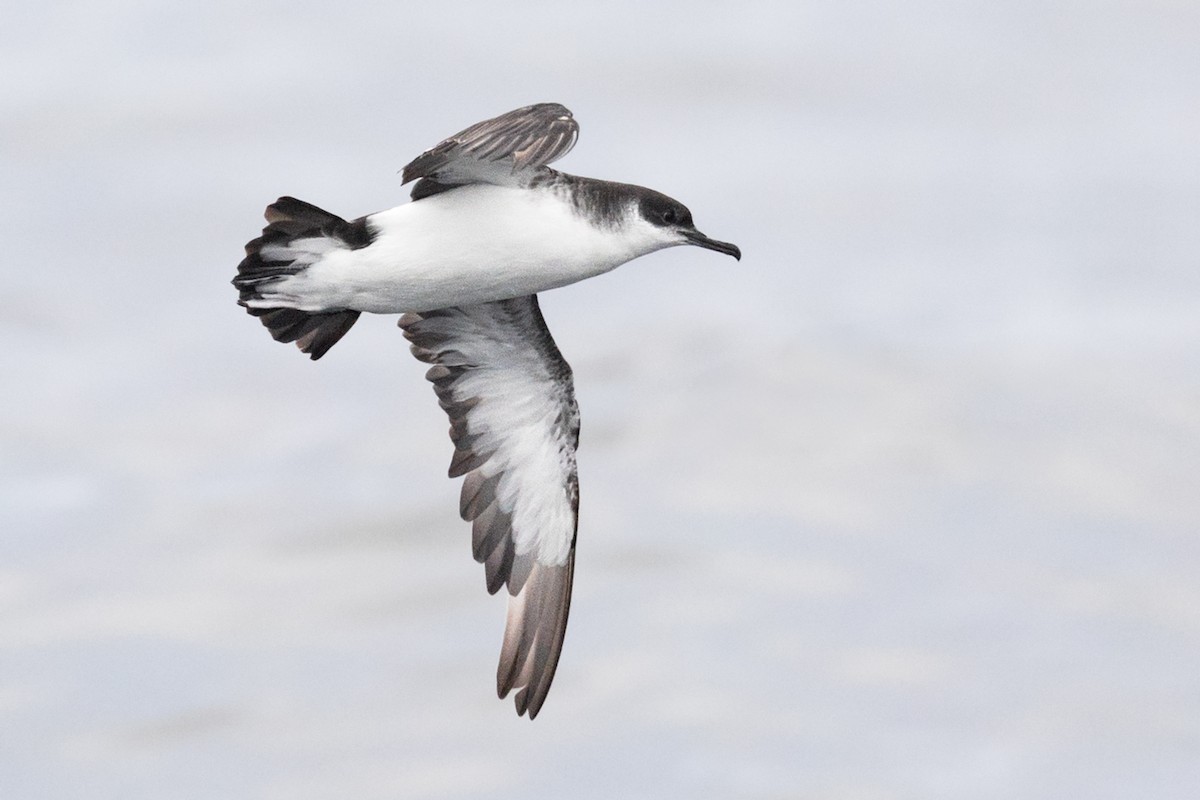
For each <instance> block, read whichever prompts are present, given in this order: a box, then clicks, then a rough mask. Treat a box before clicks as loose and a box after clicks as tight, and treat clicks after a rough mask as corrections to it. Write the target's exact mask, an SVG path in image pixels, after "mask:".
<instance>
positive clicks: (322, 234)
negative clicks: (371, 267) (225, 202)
mask: <svg viewBox="0 0 1200 800" xmlns="http://www.w3.org/2000/svg"><path fill="white" fill-rule="evenodd" d="M264 216H265V217H266V219H267V227H265V228H263V232H262V236H260V237H258V238H257V239H253V240H251V241H250V242H248V243H247V244H246V257H245V258H244V259H242V263H240V264H238V274H237V277H236V278H234V279H233V285H234V286H236V287H237V289H238V305H241V306H244V307H245V309H246V311H248V312H249V313H251V314H253V315H254V316H256V317H258V318H259V319H261V320H262V323H263V325H266V326H267V330H269V331H270V332H271V336H273V337H274V338H275V341H277V342H295V343H296V346H297V347H299V348H300V350H301V352H304V353H308V354H309V355H310V356H311V357H312V359H313V360H314V361H315V360H316V359H318V358H320V357H321V356H323V355H325V353H326V351H328V350H329V348H331V347H333V346H334V345H335V344H337V341H338V340H339V339H341V338H342V336H344V335H345V333H346V331H348V330H350V327H351V326H352V325H354V323H355V321H356V320H357V319H358V313H359V312H357V311H353V310H349V309H343V310H335V311H316V312H314V311H302V310H300V309H298V308H292V307H291V304H290V303H289V301H288V299H287V296H286V294H284V293H280V292H278V291H276V290H277V289H279V288H280V286H281V285H282V284H284V283H286V281H287V280H288V279H289V278H291V277H292V276H295V275H299V274H300V273H302V272H304V270H306V269H308V268H309V267H310V266H312V265H313V264H314V263H316V262H317V261H319V260H320V258H321V256H322V255H323V254H324V253H325V252H328V251H329V250H330V249H332V248H334V247H348V248H351V249H357V248H359V247H366V246H367V245H368V244H370V242H371V236H370V233H369V232H368V231H367V228H366V224H365V222H364V221H363V220H355V221H354V222H347V221H346V220H344V219H342V218H341V217H339V216H337V215H336V214H330V213H329V212H328V211H323V210H321V209H319V208H317V207H316V206H314V205H310V204H309V203H305V202H304V201H303V200H297V199H296V198H294V197H281V198H279V199H278V200H276V201H275V202H274V203H272V204H271V205H269V206H267V210H266V212H265V214H264Z"/></svg>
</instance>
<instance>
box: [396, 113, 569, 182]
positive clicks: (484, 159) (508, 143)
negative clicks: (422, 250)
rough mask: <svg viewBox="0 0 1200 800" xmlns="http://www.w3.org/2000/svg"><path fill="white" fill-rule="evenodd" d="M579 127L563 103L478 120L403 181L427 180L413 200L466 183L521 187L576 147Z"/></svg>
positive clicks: (416, 164) (414, 165)
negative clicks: (527, 179)
mask: <svg viewBox="0 0 1200 800" xmlns="http://www.w3.org/2000/svg"><path fill="white" fill-rule="evenodd" d="M578 138H579V124H578V123H576V122H575V119H574V117H572V116H571V112H570V111H568V110H567V109H566V107H565V106H561V105H559V104H558V103H538V104H537V105H532V106H525V107H524V108H518V109H517V110H515V111H509V112H508V113H507V114H501V115H500V116H498V117H495V118H493V119H489V120H484V121H483V122H478V123H476V124H474V125H472V126H471V127H469V128H467V129H466V130H464V131H460V132H459V133H456V134H454V135H453V136H451V137H450V138H449V139H446V140H445V141H443V142H442V143H441V144H439V145H437V146H436V147H434V148H432V149H430V150H426V151H425V152H424V153H422V154H421V155H419V156H417V157H416V158H415V159H413V160H412V161H411V162H410V163H409V164H408V166H406V167H405V168H404V183H408V182H409V181H412V180H416V179H418V178H422V179H423V180H422V181H421V182H420V183H418V184H417V185H416V186H415V187H414V188H413V191H412V197H413V199H414V200H420V199H421V198H422V197H428V196H429V195H431V194H437V193H438V192H440V191H445V190H446V189H449V188H452V187H454V186H461V185H463V184H467V183H498V184H513V185H522V184H523V181H524V179H526V178H527V177H528V176H529V175H530V174H532V172H533V171H534V170H536V169H538V168H539V167H543V166H545V165H546V164H549V163H551V162H552V161H556V160H558V159H559V158H562V157H563V156H564V155H566V154H567V151H569V150H570V149H571V148H572V147H574V146H575V140H576V139H578Z"/></svg>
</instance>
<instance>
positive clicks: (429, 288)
mask: <svg viewBox="0 0 1200 800" xmlns="http://www.w3.org/2000/svg"><path fill="white" fill-rule="evenodd" d="M578 136H579V126H578V124H577V123H576V122H575V119H574V117H573V116H572V115H571V112H570V111H568V110H567V109H566V108H564V107H563V106H561V105H559V104H557V103H539V104H537V105H532V106H527V107H525V108H519V109H517V110H515V111H510V112H508V113H507V114H502V115H500V116H498V117H496V118H494V119H489V120H485V121H484V122H480V123H478V124H476V125H472V126H471V127H469V128H467V129H466V130H464V131H462V132H461V133H457V134H455V135H454V136H451V137H450V138H448V139H446V140H445V141H443V142H442V143H441V144H439V145H437V146H436V147H434V148H432V149H430V150H427V151H425V152H424V153H422V154H421V155H419V156H417V157H416V158H415V159H413V161H412V162H411V163H410V164H409V165H408V166H406V167H405V168H404V174H403V179H404V183H408V182H410V181H414V180H415V181H416V182H417V183H416V185H415V186H414V188H413V190H412V202H409V203H405V204H403V205H400V206H397V207H396V208H392V209H389V210H387V211H380V212H378V213H375V214H369V215H367V216H365V217H360V218H358V219H356V220H353V221H350V222H347V221H346V220H344V219H342V218H341V217H338V216H335V215H334V214H330V213H329V212H327V211H322V210H321V209H319V208H317V207H316V206H313V205H309V204H308V203H305V202H303V201H301V200H297V199H295V198H292V197H281V198H280V199H279V200H277V201H275V202H274V203H272V204H271V205H269V206H267V210H266V213H265V216H266V219H267V226H266V227H265V228H264V229H263V232H262V236H260V237H259V238H257V239H254V240H252V241H251V242H249V243H248V244H247V245H246V257H245V259H244V260H243V261H242V263H241V264H239V265H238V274H237V277H236V278H234V279H233V285H234V286H236V287H237V289H238V293H239V294H238V303H239V304H240V305H242V306H244V307H245V308H246V310H247V311H248V312H249V313H251V314H253V315H254V316H256V317H258V318H259V319H261V320H262V322H263V324H264V325H266V327H267V329H268V330H269V331H270V333H271V335H272V336H273V337H274V338H275V339H276V340H277V341H280V342H295V343H296V345H297V346H298V347H299V348H300V350H301V351H303V352H305V353H308V354H309V355H310V356H311V357H312V358H313V359H314V360H315V359H318V358H320V357H321V356H323V355H325V353H326V352H327V351H328V350H329V348H330V347H332V346H333V345H334V344H336V343H337V341H338V340H339V339H341V338H342V336H343V335H345V333H346V332H347V331H348V330H350V327H351V326H352V325H354V323H355V321H356V320H357V319H358V316H359V314H360V313H361V312H363V311H368V312H371V313H375V314H397V313H399V314H403V316H402V317H401V318H400V327H401V328H402V329H403V331H404V335H405V336H406V337H407V338H408V340H409V341H410V342H411V343H412V352H413V354H414V355H415V356H416V357H417V358H418V359H420V360H421V361H424V362H426V363H428V364H430V365H431V366H430V368H429V371H428V372H427V373H426V374H425V377H426V378H427V379H428V380H429V381H431V382H432V383H433V388H434V391H435V392H436V393H437V396H438V400H439V402H440V404H441V406H442V408H443V409H445V411H446V413H447V414H448V415H449V417H450V438H451V439H452V440H453V442H454V457H453V459H452V460H451V462H450V477H452V478H457V477H463V478H464V480H463V485H462V496H461V500H460V503H459V511H460V513H461V514H462V517H463V519H465V520H467V521H469V522H471V527H472V542H473V549H474V554H475V560H476V561H479V562H480V563H482V564H483V565H484V569H485V572H486V576H487V588H488V591H489V592H491V593H493V594H494V593H496V592H497V591H499V589H500V587H501V586H504V587H506V588H507V591H508V595H509V597H508V619H507V623H506V625H505V629H504V641H503V645H502V648H501V652H500V664H499V668H498V669H497V673H496V684H497V691H498V693H499V695H500V697H502V698H503V697H505V696H507V695H508V693H509V692H510V691H511V690H513V689H518V690H519V691H518V692H517V694H516V706H517V713H519V714H525V713H528V714H529V717H530V719H532V718H534V717H535V716H537V713H538V711H539V710H540V709H541V707H542V703H543V702H544V701H545V699H546V693H547V692H548V691H549V690H550V682H551V681H552V680H553V679H554V671H555V668H556V667H557V665H558V658H559V654H560V653H561V651H562V643H563V635H564V633H565V631H566V627H567V612H568V610H569V608H570V603H571V580H572V575H573V572H574V569H575V534H576V530H577V528H578V512H579V482H578V478H577V475H576V470H575V449H576V446H577V445H578V442H579V407H578V406H577V405H576V403H575V392H574V385H573V380H572V377H571V368H570V367H569V366H568V365H567V362H566V361H564V360H563V357H562V355H561V354H560V353H559V351H558V348H557V347H556V346H555V344H554V339H553V338H551V336H550V331H549V330H547V329H546V323H545V321H544V320H543V318H542V314H541V312H540V310H539V309H538V301H537V293H538V292H542V291H545V290H547V289H554V288H556V287H559V286H565V285H567V284H569V283H574V282H576V281H580V280H583V279H584V278H590V277H592V276H593V275H599V274H601V273H603V272H608V271H609V270H611V269H614V268H616V267H618V266H620V265H621V264H624V263H625V262H626V261H630V260H632V259H634V258H637V257H638V256H642V255H645V254H647V253H652V252H654V251H655V250H661V249H663V248H665V247H674V246H675V245H682V244H690V245H696V246H698V247H705V248H708V249H709V250H715V251H717V252H718V253H724V254H726V255H730V256H733V257H734V258H736V259H740V258H741V251H740V250H738V248H737V247H736V246H735V245H732V244H728V243H726V242H718V241H716V240H715V239H710V238H709V237H707V236H705V235H704V234H702V233H701V232H700V231H698V230H696V226H695V225H694V224H693V223H692V214H691V212H690V211H688V209H687V208H686V207H685V206H684V205H683V204H682V203H680V202H678V201H677V200H673V199H672V198H670V197H667V196H666V195H664V194H661V193H659V192H656V191H654V190H652V189H646V188H644V187H641V186H633V185H630V184H625V183H615V182H612V181H602V180H595V179H593V178H581V177H577V176H574V175H568V174H566V173H563V172H558V171H556V170H553V169H550V168H549V167H548V166H547V164H550V163H552V162H554V161H556V160H557V159H559V158H561V157H562V156H563V155H565V154H566V153H567V151H569V150H570V149H571V147H572V146H574V144H575V140H576V139H577V138H578Z"/></svg>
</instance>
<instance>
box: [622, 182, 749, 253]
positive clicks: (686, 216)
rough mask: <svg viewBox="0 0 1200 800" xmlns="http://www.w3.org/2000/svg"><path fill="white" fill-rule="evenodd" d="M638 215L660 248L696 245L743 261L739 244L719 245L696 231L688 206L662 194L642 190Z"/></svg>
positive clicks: (648, 233) (723, 243)
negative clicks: (648, 227) (647, 226)
mask: <svg viewBox="0 0 1200 800" xmlns="http://www.w3.org/2000/svg"><path fill="white" fill-rule="evenodd" d="M637 214H638V217H639V219H638V222H639V223H641V227H643V228H644V227H645V226H646V225H649V226H650V229H649V230H647V231H646V233H647V235H648V236H649V237H650V238H651V239H652V240H653V241H655V243H656V244H658V247H660V248H661V247H674V246H676V245H681V244H693V245H696V246H697V247H704V248H707V249H709V250H716V251H717V252H718V253H724V254H725V255H727V256H733V257H734V258H736V259H737V260H738V261H741V260H742V251H741V250H740V249H739V248H738V246H737V245H736V244H730V243H729V242H718V241H717V240H716V239H710V238H708V237H707V236H705V235H704V234H703V233H701V232H700V231H698V230H696V225H695V223H693V222H692V212H691V211H688V208H687V206H685V205H684V204H683V203H681V202H679V201H678V200H675V199H674V198H671V197H667V196H666V195H665V194H662V193H661V192H656V191H653V190H652V189H645V190H643V193H642V195H641V197H640V198H639V199H638V204H637ZM656 249H657V248H656Z"/></svg>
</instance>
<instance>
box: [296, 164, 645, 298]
mask: <svg viewBox="0 0 1200 800" xmlns="http://www.w3.org/2000/svg"><path fill="white" fill-rule="evenodd" d="M368 225H369V226H370V228H371V230H372V232H373V233H374V234H375V240H374V241H373V242H372V243H371V244H370V245H368V246H367V247H364V248H361V249H358V250H350V249H338V250H335V251H332V252H330V253H328V254H327V255H326V256H325V257H323V258H322V259H321V260H320V261H319V262H318V263H316V264H314V265H313V266H312V267H311V268H310V269H309V270H307V272H306V274H305V276H304V277H305V279H306V281H305V282H306V283H308V284H309V286H310V287H311V288H312V289H313V290H314V292H315V293H316V294H319V295H322V297H321V299H320V300H319V301H318V304H319V305H322V306H324V307H326V308H328V307H333V306H340V307H342V308H353V309H357V310H359V311H371V312H376V313H385V314H387V313H399V312H405V311H429V310H432V309H435V308H445V307H447V306H453V305H465V304H471V303H483V302H489V301H492V300H502V299H505V298H509V297H517V296H521V295H526V294H532V293H535V292H541V291H545V290H547V289H553V288H557V287H559V286H565V285H567V284H569V283H574V282H575V281H579V280H582V279H584V278H588V277H591V276H593V275H598V274H600V273H602V272H607V271H608V270H610V269H613V268H614V267H616V266H618V265H620V264H622V263H624V262H625V261H627V260H629V259H630V258H632V257H634V256H635V255H636V253H634V252H631V251H630V250H629V248H628V247H627V246H625V245H624V244H623V242H622V240H621V238H620V237H618V236H616V235H614V233H612V232H610V231H605V230H602V229H599V228H596V227H595V226H593V225H591V224H590V223H589V222H588V221H587V220H585V219H583V218H581V217H580V216H579V215H578V214H576V213H575V212H574V210H573V209H572V208H571V207H570V206H569V205H568V204H567V203H565V202H563V201H562V200H561V199H559V198H558V197H557V196H555V195H553V194H552V193H550V192H544V191H536V190H534V191H530V190H523V189H512V188H505V187H498V186H489V185H474V186H466V187H462V188H460V189H455V190H453V191H450V192H445V193H443V194H439V195H434V196H433V197H428V198H425V199H423V200H420V201H416V202H412V203H408V204H405V205H402V206H398V207H397V208H393V209H391V210H388V211H383V212H380V213H379V214H374V215H372V216H371V217H369V218H368ZM313 299H314V300H316V298H315V297H314V298H313Z"/></svg>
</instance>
